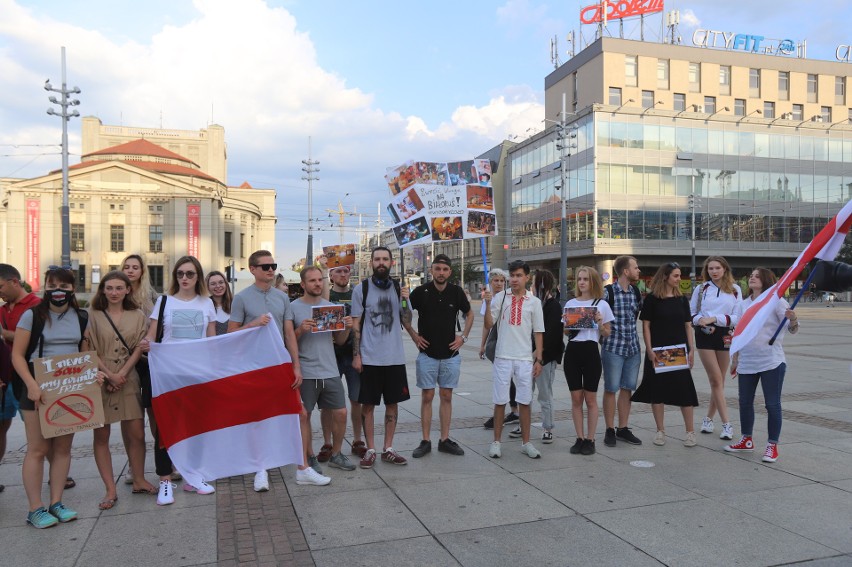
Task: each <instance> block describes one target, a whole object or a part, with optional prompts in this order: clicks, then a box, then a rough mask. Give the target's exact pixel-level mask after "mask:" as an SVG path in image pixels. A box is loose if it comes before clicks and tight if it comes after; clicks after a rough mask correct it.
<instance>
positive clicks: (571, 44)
mask: <svg viewBox="0 0 852 567" xmlns="http://www.w3.org/2000/svg"><path fill="white" fill-rule="evenodd" d="M565 41H567V42H568V51H566V53H568V58H569V59H573V58H574V30H571V31H569V32H568V35H567V36H565Z"/></svg>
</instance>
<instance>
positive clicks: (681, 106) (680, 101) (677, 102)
mask: <svg viewBox="0 0 852 567" xmlns="http://www.w3.org/2000/svg"><path fill="white" fill-rule="evenodd" d="M674 109H675V110H686V95H685V94H683V93H675V94H674Z"/></svg>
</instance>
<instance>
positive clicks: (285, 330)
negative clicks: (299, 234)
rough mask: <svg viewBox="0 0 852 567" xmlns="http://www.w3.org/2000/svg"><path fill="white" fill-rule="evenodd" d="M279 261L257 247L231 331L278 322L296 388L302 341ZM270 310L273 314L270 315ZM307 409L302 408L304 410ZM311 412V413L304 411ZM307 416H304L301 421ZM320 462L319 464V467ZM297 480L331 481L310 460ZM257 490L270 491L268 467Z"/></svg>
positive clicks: (235, 304)
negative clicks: (278, 279) (279, 279)
mask: <svg viewBox="0 0 852 567" xmlns="http://www.w3.org/2000/svg"><path fill="white" fill-rule="evenodd" d="M277 269H278V264H276V263H275V260H274V259H273V258H272V252H269V251H268V250H257V251H256V252H252V254H251V256H249V272H251V274H252V275H253V276H254V285H250V286H248V287H247V288H245V289H244V290H242V291H241V292H240V293H238V294H237V295H235V296H234V302H233V303H232V304H231V320H230V322H229V323H228V332H229V333H232V332H234V331H239V330H242V329H250V328H252V327H260V326H263V325H268V324H270V323H274V325H275V328H276V329H278V332H279V333H280V334H281V338H282V339H283V340H284V346H286V347H287V351H288V352H289V353H290V360H291V361H292V364H293V374H294V375H295V378H296V379H295V380H294V381H293V388H298V387H299V386H300V385H301V384H302V369H301V366H300V365H299V345H298V342H297V340H296V332H295V329H294V327H293V318H294V316H293V308H292V307H291V306H290V298H288V297H287V294H286V293H284V292H283V291H281V290H280V289H276V288H275V286H274V285H273V284H274V282H275V270H277ZM267 313H271V314H272V318H271V319H270V317H269V315H267ZM304 412H305V409H304V407H303V408H302V413H303V414H304ZM304 415H307V414H304ZM302 419H303V417H301V418H300V421H301V420H302ZM318 466H319V465H317V467H318ZM296 482H297V483H298V484H315V485H318V486H324V485H326V484H328V483H329V482H331V479H330V478H329V477H327V476H323V475H322V474H320V472H319V471H316V470H314V469H312V468H311V467H309V466H308V463H302V464H301V465H299V467H298V470H297V471H296ZM254 490H255V492H266V491H267V490H269V475H268V474H267V472H266V471H259V472H258V473H257V474H256V475H255V477H254Z"/></svg>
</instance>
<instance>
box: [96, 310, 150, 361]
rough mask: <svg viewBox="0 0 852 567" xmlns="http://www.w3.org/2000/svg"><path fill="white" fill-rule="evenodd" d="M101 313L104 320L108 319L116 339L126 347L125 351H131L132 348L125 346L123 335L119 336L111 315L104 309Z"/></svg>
mask: <svg viewBox="0 0 852 567" xmlns="http://www.w3.org/2000/svg"><path fill="white" fill-rule="evenodd" d="M103 314H104V317H106V320H107V321H109V324H110V326H111V327H112V330H113V331H115V336H117V337H118V340H120V341H121V344H123V345H124V348H126V349H127V352H130V353H132V352H133V349H131V348H130V347H129V346H127V341H125V340H124V337H123V336H121V333H119V332H118V327H116V326H115V323H113V322H112V317H110V316H109V313H107V312H106V311H104V312H103ZM161 317H162V315H161Z"/></svg>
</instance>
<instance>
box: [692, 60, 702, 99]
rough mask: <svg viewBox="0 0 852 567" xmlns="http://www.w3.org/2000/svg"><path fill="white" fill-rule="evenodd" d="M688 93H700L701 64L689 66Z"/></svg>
mask: <svg viewBox="0 0 852 567" xmlns="http://www.w3.org/2000/svg"><path fill="white" fill-rule="evenodd" d="M689 92H691V93H699V92H701V63H690V64H689Z"/></svg>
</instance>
